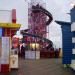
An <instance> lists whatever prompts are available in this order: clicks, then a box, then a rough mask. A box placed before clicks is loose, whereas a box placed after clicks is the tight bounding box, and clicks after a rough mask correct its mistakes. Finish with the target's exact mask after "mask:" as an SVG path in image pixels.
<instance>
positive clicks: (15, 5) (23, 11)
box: [0, 0, 75, 47]
mask: <svg viewBox="0 0 75 75" xmlns="http://www.w3.org/2000/svg"><path fill="white" fill-rule="evenodd" d="M73 2H75V1H74V0H46V9H47V10H48V11H49V12H51V14H52V16H53V21H52V23H51V24H50V25H49V36H48V39H51V40H52V41H53V43H54V46H55V47H62V33H61V26H60V25H58V24H56V23H55V22H54V21H55V20H58V21H66V22H70V15H69V14H67V13H70V9H71V8H72V7H71V5H70V4H71V3H73ZM27 7H28V5H27V0H0V10H11V9H16V11H17V23H19V24H21V28H20V30H22V29H26V28H28V14H27V12H28V8H27ZM17 35H19V32H17Z"/></svg>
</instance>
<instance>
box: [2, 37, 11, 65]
mask: <svg viewBox="0 0 75 75" xmlns="http://www.w3.org/2000/svg"><path fill="white" fill-rule="evenodd" d="M9 51H10V39H9V37H2V56H1V64H9Z"/></svg>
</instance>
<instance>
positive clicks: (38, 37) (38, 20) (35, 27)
mask: <svg viewBox="0 0 75 75" xmlns="http://www.w3.org/2000/svg"><path fill="white" fill-rule="evenodd" d="M45 6H46V4H45V3H44V2H43V0H31V2H30V3H29V7H28V29H26V30H23V31H22V34H23V36H24V38H23V40H24V41H25V42H26V43H27V44H31V43H38V44H39V45H40V48H39V50H40V51H42V50H43V51H44V50H48V49H52V48H53V46H52V45H53V44H52V41H50V40H48V39H47V38H46V37H47V33H48V31H47V27H48V26H49V24H50V23H51V21H52V20H53V17H52V15H51V13H50V12H48V11H47V10H46V9H45ZM36 50H37V49H36V46H35V51H36Z"/></svg>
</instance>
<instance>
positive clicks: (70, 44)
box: [55, 6, 75, 69]
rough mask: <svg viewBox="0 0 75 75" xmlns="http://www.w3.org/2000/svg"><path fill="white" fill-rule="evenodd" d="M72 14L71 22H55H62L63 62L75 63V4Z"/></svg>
mask: <svg viewBox="0 0 75 75" xmlns="http://www.w3.org/2000/svg"><path fill="white" fill-rule="evenodd" d="M70 16H71V22H62V21H55V22H56V23H58V24H60V25H61V28H62V50H63V57H62V63H63V64H74V65H75V49H74V48H75V39H74V37H75V27H74V25H75V6H74V8H72V9H71V10H70ZM74 69H75V68H74Z"/></svg>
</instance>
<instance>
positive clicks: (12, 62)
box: [10, 55, 18, 69]
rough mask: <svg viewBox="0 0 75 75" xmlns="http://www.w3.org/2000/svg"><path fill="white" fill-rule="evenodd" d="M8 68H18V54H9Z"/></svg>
mask: <svg viewBox="0 0 75 75" xmlns="http://www.w3.org/2000/svg"><path fill="white" fill-rule="evenodd" d="M10 68H14V69H15V68H16V69H18V55H10Z"/></svg>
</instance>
